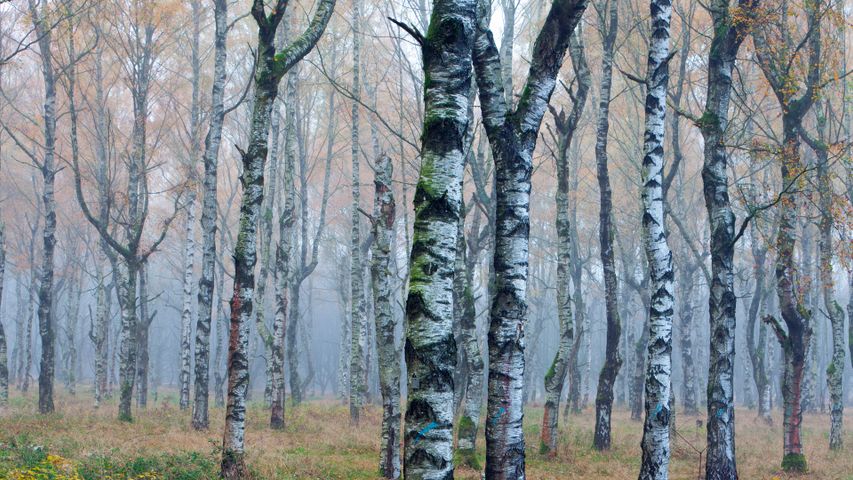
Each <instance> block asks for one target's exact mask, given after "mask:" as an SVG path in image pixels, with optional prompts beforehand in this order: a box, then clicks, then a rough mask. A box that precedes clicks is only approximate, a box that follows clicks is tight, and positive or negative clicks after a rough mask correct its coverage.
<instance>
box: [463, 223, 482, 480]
mask: <svg viewBox="0 0 853 480" xmlns="http://www.w3.org/2000/svg"><path fill="white" fill-rule="evenodd" d="M477 218H479V217H477ZM462 229H463V231H464V225H462ZM479 231H480V224H479V221H475V222H474V225H473V226H472V229H471V232H472V233H473V234H474V235H479ZM464 247H465V245H464V243H463V244H462V245H461V246H457V248H462V249H463V250H462V254H463V256H464V259H463V263H464V265H465V270H464V271H465V279H464V288H463V291H462V316H461V318H460V327H461V338H462V347H463V348H464V349H465V360H466V361H467V362H468V365H467V370H468V375H467V376H466V378H465V381H466V384H465V397H464V399H463V405H464V406H463V410H462V416H461V417H460V418H459V426H458V432H457V436H456V437H457V438H456V452H457V454H458V455H459V460H460V462H461V463H462V464H464V465H467V466H468V467H471V468H473V469H475V470H477V471H479V470H480V469H481V467H480V462H479V461H478V460H477V454H476V442H477V430H478V428H479V425H480V410H481V408H482V405H483V368H484V365H483V355H482V353H481V352H480V341H479V339H478V337H477V312H476V300H475V299H474V270H475V269H476V267H477V263H478V260H479V258H478V255H477V253H476V252H474V251H473V250H472V251H471V252H465V250H464ZM456 254H457V255H459V254H460V252H459V251H457V252H456ZM457 274H458V270H457Z"/></svg>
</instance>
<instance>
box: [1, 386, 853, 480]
mask: <svg viewBox="0 0 853 480" xmlns="http://www.w3.org/2000/svg"><path fill="white" fill-rule="evenodd" d="M163 398H164V397H161V400H160V401H158V402H157V404H156V405H151V406H149V408H148V409H147V410H136V411H135V415H136V419H135V422H134V423H133V424H132V425H127V424H123V423H120V422H118V421H116V420H115V417H116V413H117V409H116V405H115V404H114V403H110V404H108V405H106V406H102V408H101V409H99V410H94V409H92V408H91V401H90V399H91V396H90V395H89V394H88V392H85V393H82V394H79V395H78V396H77V397H76V398H72V397H69V396H66V395H62V396H61V398H60V399H59V402H58V404H57V409H58V413H56V414H53V415H49V416H39V415H38V414H36V413H35V399H34V397H33V396H32V395H31V396H30V397H29V398H23V397H20V396H19V395H15V396H13V398H12V401H11V405H10V407H8V408H5V409H4V411H2V412H0V441H2V442H5V441H8V439H10V438H14V437H17V436H20V435H26V437H27V438H28V441H31V442H33V443H34V444H41V445H44V446H45V447H46V449H47V450H48V451H50V452H52V453H56V454H58V455H61V456H63V457H66V458H70V459H73V460H77V461H79V462H83V461H85V459H86V458H92V457H93V456H108V457H111V458H116V459H122V460H127V461H129V460H132V459H136V458H146V457H150V456H157V455H161V454H164V453H165V454H176V455H177V454H186V453H187V452H197V453H198V454H200V455H203V456H206V457H207V458H209V459H211V460H212V462H211V463H213V464H215V459H216V451H217V448H218V445H219V443H220V437H219V432H220V431H221V427H222V419H223V411H222V410H221V409H214V410H213V411H212V412H211V418H212V419H213V425H212V427H211V430H210V431H209V432H202V433H197V432H194V431H192V430H191V429H190V428H189V413H188V412H181V411H179V410H178V409H177V407H176V403H175V398H174V395H169V396H167V397H165V398H166V400H165V401H164V400H163ZM267 415H268V414H267V412H266V411H265V410H263V409H262V408H261V407H260V406H259V405H253V406H252V407H251V408H250V412H249V422H248V428H247V434H246V444H247V448H248V462H249V464H250V465H251V468H252V469H253V471H254V472H255V473H256V475H257V477H258V478H262V479H338V478H340V479H370V478H376V473H375V472H376V471H377V459H378V450H379V440H378V438H377V434H378V426H379V424H380V420H381V419H380V410H379V408H378V407H376V406H372V407H369V408H368V409H367V411H366V412H365V414H364V416H363V420H362V423H361V425H360V426H358V427H351V426H350V425H349V421H348V410H347V408H346V407H345V406H342V405H340V404H338V403H336V402H333V401H328V400H318V401H312V402H310V403H307V404H305V405H303V406H301V407H299V408H296V409H292V408H291V409H289V410H288V411H287V427H286V429H285V430H284V431H283V432H280V431H272V430H270V429H269V428H268V427H267V418H268V417H267ZM541 415H542V410H541V408H537V407H535V406H533V407H530V408H529V409H528V414H527V415H526V417H525V423H526V435H527V442H528V456H527V460H528V466H527V473H528V477H529V478H531V479H535V480H538V479H564V478H584V479H631V478H635V477H636V474H637V471H638V469H639V463H640V452H639V443H640V436H641V434H642V425H641V424H640V423H638V422H633V421H631V420H630V419H629V418H628V414H627V412H618V413H617V414H616V415H615V418H614V425H613V448H612V449H611V451H609V452H606V453H598V452H595V451H594V450H592V449H591V448H590V445H591V444H592V422H593V416H592V411H585V412H583V413H582V414H580V415H574V416H572V417H571V418H570V420H569V425H568V427H567V428H566V427H565V426H563V427H562V428H561V442H560V446H559V451H558V457H557V459H546V458H543V457H542V456H541V455H539V454H538V453H537V450H538V449H537V447H538V443H539V441H538V433H539V422H540V421H541ZM699 418H700V417H687V416H684V415H680V416H679V417H678V423H679V432H680V434H681V436H683V437H684V438H683V439H682V438H676V440H675V442H674V445H673V458H672V465H671V470H670V471H671V475H670V477H671V478H673V479H695V478H699V476H698V474H699V456H698V454H697V453H695V452H694V451H693V450H692V449H691V447H690V446H689V445H688V443H687V442H690V443H692V444H693V445H696V446H698V447H699V448H700V449H701V448H702V446H703V445H704V437H705V433H704V428H702V427H699V426H697V424H696V421H697V420H698V419H699ZM754 418H755V414H754V413H753V412H750V411H747V410H739V411H738V437H737V446H738V451H737V452H738V466H739V471H740V476H741V478H743V479H745V480H753V479H775V478H778V479H786V478H789V477H787V476H785V475H784V474H783V473H782V472H781V470H780V468H779V462H780V460H781V450H782V432H781V418H778V415H777V418H776V419H775V420H776V426H774V427H768V426H766V425H764V424H762V423H761V422H758V421H755V420H754ZM827 431H828V418H827V416H826V415H806V418H805V426H804V431H803V433H804V443H805V447H806V457H807V459H808V462H809V467H810V471H809V473H808V474H806V475H804V476H802V477H797V478H807V479H815V480H818V479H820V480H853V455H851V453H853V435H850V434H849V433H848V434H847V435H846V436H845V445H847V447H845V449H844V450H842V451H841V452H830V451H829V450H828V448H827V444H828V432H827ZM848 432H849V430H848ZM481 435H482V431H481ZM479 443H480V446H481V447H482V444H483V442H482V440H480V442H479ZM0 450H2V448H0ZM2 475H3V472H2V470H0V477H2ZM207 476H212V474H202V475H201V476H200V477H198V476H196V477H192V478H206V477H207ZM456 477H457V478H462V479H476V478H479V475H478V473H477V472H475V471H473V470H470V469H466V468H462V467H460V468H457V470H456ZM790 478H794V477H790Z"/></svg>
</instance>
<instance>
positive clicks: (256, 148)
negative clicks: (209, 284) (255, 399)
mask: <svg viewBox="0 0 853 480" xmlns="http://www.w3.org/2000/svg"><path fill="white" fill-rule="evenodd" d="M279 21H280V18H279ZM277 23H278V22H276V24H277ZM274 36H275V26H271V25H268V24H266V23H264V24H261V25H259V29H258V62H257V66H256V68H255V93H254V108H253V111H252V124H251V130H250V136H249V138H250V141H249V148H248V150H247V151H246V152H244V153H242V162H243V174H242V176H241V177H240V183H241V185H242V187H243V194H242V198H241V202H240V222H239V225H240V229H239V231H238V234H237V235H238V236H237V244H236V245H235V246H234V293H233V295H232V297H231V327H230V335H229V341H228V404H227V407H226V412H225V434H224V440H223V445H222V472H221V473H222V477H223V478H225V479H228V480H231V479H234V480H236V479H242V478H246V477H247V476H248V470H247V468H246V464H245V461H244V459H243V456H244V445H243V436H244V432H245V428H246V392H247V390H248V389H249V356H248V347H249V322H250V321H251V319H252V310H253V307H254V303H253V302H254V297H255V263H256V261H257V243H256V242H257V240H256V231H257V224H258V216H259V213H260V209H261V203H262V202H263V188H264V162H265V161H266V157H267V142H268V137H269V132H270V111H271V109H272V105H273V103H274V101H275V98H276V96H277V95H278V80H279V78H277V77H276V75H275V72H274V68H275V60H274V58H273V57H274V55H275V48H274V46H273V37H274ZM259 307H260V308H263V306H262V305H260V306H259Z"/></svg>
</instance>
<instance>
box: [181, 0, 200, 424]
mask: <svg viewBox="0 0 853 480" xmlns="http://www.w3.org/2000/svg"><path fill="white" fill-rule="evenodd" d="M190 7H191V11H192V34H191V36H190V69H191V77H190V83H191V84H192V92H191V97H190V128H189V137H190V138H189V151H188V153H189V158H188V161H187V165H186V170H187V177H188V178H187V179H188V183H189V191H188V192H187V199H186V203H185V204H184V210H185V211H186V219H185V220H186V223H185V224H184V280H183V285H182V291H183V292H182V293H183V301H182V306H181V376H180V380H181V389H180V399H179V402H178V404H179V407H180V409H181V410H186V409H187V408H189V406H190V380H191V378H190V377H191V375H192V372H191V370H192V362H191V358H192V293H193V276H194V272H195V268H194V267H195V225H196V183H197V180H198V179H197V178H196V177H197V173H196V168H197V167H196V164H198V160H199V158H198V155H199V152H200V150H201V134H200V130H201V125H200V123H201V118H200V116H201V109H200V105H199V94H200V89H201V85H200V82H201V60H200V59H199V48H200V45H199V41H200V36H201V19H200V16H201V4H200V2H199V1H198V0H193V1H192V2H190Z"/></svg>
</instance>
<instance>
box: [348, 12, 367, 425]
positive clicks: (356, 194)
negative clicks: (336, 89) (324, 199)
mask: <svg viewBox="0 0 853 480" xmlns="http://www.w3.org/2000/svg"><path fill="white" fill-rule="evenodd" d="M352 28H353V37H352V42H353V43H352V45H353V46H352V61H353V67H352V68H353V71H352V96H353V102H352V118H351V125H350V127H351V143H350V146H351V149H352V150H351V153H352V185H351V188H352V207H351V208H350V210H351V211H350V217H351V220H352V233H351V235H350V257H351V262H350V301H351V302H352V307H351V308H350V321H351V327H350V335H351V337H350V342H351V344H350V352H349V353H350V367H349V370H350V372H349V379H350V391H349V411H350V422H351V423H353V424H358V421H359V416H360V415H361V408H362V404H363V403H364V399H365V396H366V395H367V384H366V382H367V369H366V365H365V355H366V353H365V351H366V350H367V322H366V316H367V305H366V304H365V299H364V267H363V265H362V261H361V213H360V212H359V211H358V210H359V208H360V207H359V204H360V198H361V174H360V171H359V155H360V154H361V151H360V150H361V149H360V146H359V129H358V120H359V103H360V102H361V86H360V85H361V74H360V73H359V72H360V70H359V69H360V68H361V0H354V1H353V2H352Z"/></svg>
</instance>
